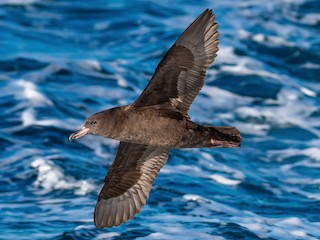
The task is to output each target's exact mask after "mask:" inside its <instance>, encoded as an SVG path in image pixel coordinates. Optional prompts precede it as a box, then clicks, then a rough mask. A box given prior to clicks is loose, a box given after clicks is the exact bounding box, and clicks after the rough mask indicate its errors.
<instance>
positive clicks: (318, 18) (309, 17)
mask: <svg viewBox="0 0 320 240" xmlns="http://www.w3.org/2000/svg"><path fill="white" fill-rule="evenodd" d="M299 22H301V23H304V24H309V25H316V24H318V23H319V22H320V15H319V14H318V13H308V14H306V15H304V16H303V17H302V18H301V19H299Z"/></svg>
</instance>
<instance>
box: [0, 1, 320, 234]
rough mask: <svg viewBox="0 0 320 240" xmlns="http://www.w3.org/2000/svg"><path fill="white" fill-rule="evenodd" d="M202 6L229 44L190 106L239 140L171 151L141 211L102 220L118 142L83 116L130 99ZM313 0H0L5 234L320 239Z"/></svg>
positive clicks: (319, 68)
mask: <svg viewBox="0 0 320 240" xmlns="http://www.w3.org/2000/svg"><path fill="white" fill-rule="evenodd" d="M206 8H212V9H213V11H214V13H215V14H216V16H217V21H218V23H219V32H220V41H221V43H220V50H219V52H218V57H217V58H216V61H215V63H214V65H213V66H212V67H211V68H210V69H209V70H208V72H207V77H206V80H205V86H204V87H203V89H202V91H201V93H200V94H199V96H198V97H197V98H196V100H195V102H194V103H193V105H192V107H191V111H190V115H191V117H192V119H193V120H194V121H196V122H198V123H201V124H207V125H232V126H236V127H237V128H238V129H239V130H240V131H241V132H242V136H243V138H244V141H243V144H242V146H241V148H239V149H185V150H175V149H174V150H172V151H171V155H170V158H169V160H168V163H167V165H166V166H165V167H164V168H163V169H162V170H161V172H160V174H159V176H158V178H157V179H156V181H155V183H154V185H153V189H152V191H151V194H150V198H149V200H148V202H147V205H146V206H145V207H144V208H143V211H142V212H141V213H140V214H138V215H137V216H136V217H135V218H134V219H133V220H131V221H129V222H128V223H126V224H123V225H121V226H119V227H115V228H111V229H96V228H95V226H94V224H93V211H94V206H95V203H96V200H97V196H98V193H99V191H100V189H101V187H102V185H103V180H104V177H105V174H106V172H107V170H108V167H109V166H110V164H111V162H112V160H113V158H114V155H115V152H116V150H117V146H118V142H116V141H113V140H108V139H104V138H102V137H98V136H86V137H84V138H82V139H80V140H79V141H76V142H73V143H70V142H68V136H69V134H70V133H71V132H73V131H75V130H78V129H79V128H80V127H81V126H82V123H83V121H84V120H85V118H86V117H88V116H90V115H91V114H93V113H95V112H97V111H100V110H102V109H106V108H111V107H114V106H118V105H125V104H129V103H132V102H133V101H134V100H135V99H136V98H137V97H138V96H139V94H140V93H141V91H142V90H143V89H144V87H145V86H146V84H147V83H148V81H149V79H150V78H151V76H152V74H153V71H154V69H155V67H156V66H157V64H158V63H159V61H160V60H161V58H162V57H163V56H164V54H165V53H166V51H167V50H168V48H169V47H170V46H171V45H172V44H173V42H174V41H175V40H176V39H177V37H178V36H179V35H180V34H181V33H182V31H183V30H184V29H185V28H186V27H187V26H188V25H189V24H190V23H191V22H192V21H193V20H194V19H195V18H196V17H197V16H198V15H199V14H200V13H201V12H202V11H203V10H204V9H206ZM319 12H320V5H319V2H318V1H316V0H310V1H309V0H296V1H294V0H283V1H278V0H268V1H258V0H246V1H231V0H224V1H209V0H208V1H169V0H161V1H156V0H154V1H124V0H120V1H105V0H95V1H80V0H68V1H67V0H0V32H1V36H0V89H1V91H0V112H1V124H0V150H1V151H0V239H56V240H58V239H190V240H191V239H218V240H220V239H268V240H271V239H310V240H311V239H312V240H313V239H320V140H319V137H320V109H319V107H320V97H319V96H320V84H319V80H320V78H319V76H320V15H319Z"/></svg>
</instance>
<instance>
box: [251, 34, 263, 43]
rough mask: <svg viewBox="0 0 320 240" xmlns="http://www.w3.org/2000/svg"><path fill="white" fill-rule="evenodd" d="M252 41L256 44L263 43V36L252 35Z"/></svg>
mask: <svg viewBox="0 0 320 240" xmlns="http://www.w3.org/2000/svg"><path fill="white" fill-rule="evenodd" d="M252 39H253V40H254V41H256V42H259V43H261V42H263V41H265V36H264V35H263V34H262V33H258V34H254V35H253V36H252Z"/></svg>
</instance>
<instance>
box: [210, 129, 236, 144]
mask: <svg viewBox="0 0 320 240" xmlns="http://www.w3.org/2000/svg"><path fill="white" fill-rule="evenodd" d="M208 130H209V131H210V144H209V146H208V147H212V148H215V147H225V148H236V147H240V145H241V141H242V137H241V136H240V132H239V130H238V129H236V128H235V127H208Z"/></svg>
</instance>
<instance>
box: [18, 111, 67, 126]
mask: <svg viewBox="0 0 320 240" xmlns="http://www.w3.org/2000/svg"><path fill="white" fill-rule="evenodd" d="M21 120H22V125H23V126H30V125H39V126H59V125H60V121H58V120H55V119H47V120H36V119H35V111H34V109H33V108H27V109H26V110H25V111H23V112H22V114H21ZM59 127H61V126H59Z"/></svg>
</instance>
